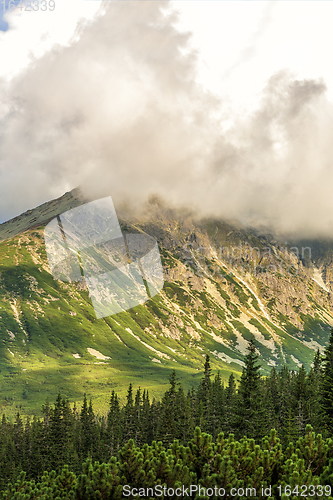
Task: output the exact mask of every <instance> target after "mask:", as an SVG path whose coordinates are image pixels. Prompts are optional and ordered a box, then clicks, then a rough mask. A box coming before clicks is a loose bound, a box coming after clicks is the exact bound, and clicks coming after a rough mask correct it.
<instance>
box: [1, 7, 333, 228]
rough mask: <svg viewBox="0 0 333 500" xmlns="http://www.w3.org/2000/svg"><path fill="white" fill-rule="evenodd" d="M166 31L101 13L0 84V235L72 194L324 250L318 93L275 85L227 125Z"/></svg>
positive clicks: (171, 22) (329, 220)
mask: <svg viewBox="0 0 333 500" xmlns="http://www.w3.org/2000/svg"><path fill="white" fill-rule="evenodd" d="M176 20H177V13H176V12H175V11H173V9H172V8H171V6H170V4H169V2H167V1H154V2H151V1H140V2H131V1H129V2H124V1H122V2H103V3H102V5H101V9H100V12H99V14H98V15H97V16H96V17H94V18H93V19H92V20H91V21H90V22H81V23H79V24H78V26H77V29H76V32H75V36H73V37H72V39H71V41H70V43H67V44H66V45H57V44H56V45H53V46H52V48H51V49H50V50H48V51H47V52H46V53H45V54H44V55H43V56H42V57H39V58H33V59H32V60H31V62H30V63H29V64H28V65H27V66H26V67H25V68H24V69H22V71H20V72H19V73H18V74H16V75H15V76H14V77H13V78H11V79H10V80H5V79H2V80H1V81H0V92H1V93H0V95H1V97H0V107H1V110H2V115H1V118H0V221H1V220H3V221H4V220H7V219H9V218H11V217H14V216H16V215H18V214H19V213H21V212H23V211H24V210H27V209H29V208H33V207H35V206H36V205H38V204H39V203H43V202H44V201H47V200H50V199H52V198H54V197H57V196H61V195H62V194H63V193H64V192H65V191H69V190H70V189H73V188H75V187H76V186H80V187H81V189H82V190H83V192H84V193H85V194H86V195H87V196H90V197H94V198H96V197H102V196H106V195H111V196H112V198H113V200H114V202H115V205H116V206H117V204H120V203H122V202H123V201H126V202H128V203H130V204H131V205H133V206H134V207H137V209H139V208H140V207H141V206H142V205H143V204H144V203H145V202H146V200H147V199H148V198H149V196H151V195H158V196H160V197H162V198H163V199H164V200H165V202H166V203H167V204H169V205H170V206H175V207H177V206H178V207H189V208H191V209H193V210H194V211H195V212H196V213H197V214H198V215H199V216H205V217H206V216H214V217H221V218H229V219H230V218H236V219H240V220H241V221H243V222H244V223H246V224H251V225H254V226H266V227H269V228H271V229H272V230H273V231H276V232H277V233H291V234H293V235H298V236H300V237H330V236H333V197H332V196H331V189H332V187H333V168H332V166H333V165H332V156H333V155H332V153H333V140H332V139H333V137H332V135H333V112H332V104H331V103H330V101H329V100H328V99H327V97H326V85H325V82H324V81H323V80H322V79H319V80H311V79H299V78H296V76H295V75H293V74H292V73H290V72H289V71H287V70H283V71H280V72H278V73H276V74H274V75H272V76H271V78H270V79H269V81H268V82H267V84H266V86H265V88H264V90H263V92H262V95H261V98H260V104H259V106H258V107H257V109H256V110H254V111H253V112H252V113H251V114H249V115H246V116H239V115H237V114H235V115H232V116H230V114H229V113H228V112H227V111H226V110H227V109H229V108H228V107H227V106H225V103H224V102H223V99H221V98H218V97H217V96H216V95H213V94H211V93H209V92H208V91H207V90H205V89H203V88H202V87H201V86H200V85H199V84H198V83H196V71H197V54H196V53H195V52H193V51H190V50H189V49H188V46H189V40H190V36H191V34H190V33H188V34H186V33H185V34H184V33H180V32H178V31H177V30H176V28H175V24H176ZM244 85H246V82H244ZM226 123H229V124H230V123H232V125H231V126H230V125H229V126H228V127H226V126H225V124H226Z"/></svg>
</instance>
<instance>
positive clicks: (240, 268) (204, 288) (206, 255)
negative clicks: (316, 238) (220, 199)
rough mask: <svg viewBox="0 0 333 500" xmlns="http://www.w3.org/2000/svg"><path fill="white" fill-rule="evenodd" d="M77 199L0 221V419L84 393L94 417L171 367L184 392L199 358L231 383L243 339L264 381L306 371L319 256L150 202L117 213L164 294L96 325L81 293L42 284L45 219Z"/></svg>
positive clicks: (159, 382)
mask: <svg viewBox="0 0 333 500" xmlns="http://www.w3.org/2000/svg"><path fill="white" fill-rule="evenodd" d="M83 202H84V200H83V198H82V196H81V195H79V193H78V191H74V193H73V192H72V193H67V194H66V195H65V196H64V197H62V198H59V199H58V200H55V201H54V202H49V203H48V204H44V205H42V206H41V207H37V208H36V209H34V210H33V211H32V212H29V215H28V216H27V215H25V214H22V215H21V216H20V217H19V218H16V219H13V220H12V221H9V222H7V223H5V224H2V225H0V239H1V238H2V239H3V240H4V239H5V236H4V235H5V234H6V235H7V236H6V238H8V236H9V235H13V234H14V235H15V236H14V237H11V238H10V239H6V240H5V241H3V242H2V243H0V349H1V358H0V359H1V361H0V370H1V372H0V378H1V389H0V398H1V403H2V407H3V408H5V409H6V412H14V411H17V408H20V409H21V411H23V412H26V413H29V412H31V411H38V410H40V405H41V404H42V403H44V402H45V399H46V397H47V396H50V397H54V396H55V395H56V393H57V391H58V390H60V391H61V392H62V393H63V395H65V396H67V397H69V398H70V400H71V401H73V400H81V399H82V395H83V392H86V393H87V396H88V397H92V398H93V399H95V400H96V401H95V405H97V406H99V407H100V409H101V411H103V410H104V409H105V408H106V404H107V400H108V398H109V393H110V389H116V390H117V391H118V392H120V394H122V395H124V392H125V390H126V388H127V387H128V384H129V383H130V382H133V383H134V384H135V385H136V386H139V385H140V386H141V387H145V388H147V387H148V388H149V389H150V393H151V395H155V396H158V395H159V394H160V393H161V391H163V390H165V385H166V384H167V383H168V376H169V375H170V372H171V370H172V369H175V370H176V371H177V373H178V375H179V376H180V377H181V378H182V379H183V383H184V384H185V386H187V387H189V388H190V387H191V385H196V384H197V382H198V378H199V377H200V376H201V370H202V364H203V361H204V356H205V354H206V353H208V354H210V355H211V358H212V366H213V369H214V370H217V369H219V370H220V371H221V375H222V378H223V379H225V380H227V378H228V376H229V374H230V373H231V372H234V373H235V374H236V376H239V375H240V373H241V369H242V365H243V361H242V359H243V356H244V354H245V352H246V347H247V342H246V341H247V340H248V339H249V338H250V337H251V335H254V337H255V339H256V341H257V347H258V351H259V353H260V360H261V363H262V365H263V372H264V373H267V372H268V370H270V369H271V367H272V366H277V367H278V366H282V365H283V364H284V363H285V364H287V365H288V366H289V367H290V368H293V369H296V368H297V366H299V365H300V364H301V363H304V365H305V367H306V368H309V367H310V364H311V362H312V359H313V356H314V354H315V350H316V349H317V348H318V347H320V348H322V347H323V346H324V345H325V343H326V341H327V339H328V335H329V330H330V327H331V326H332V325H333V313H332V293H331V285H332V283H331V281H330V277H331V276H332V263H331V261H330V258H329V257H327V255H329V251H328V250H326V253H325V254H324V256H323V255H322V254H320V252H318V251H317V254H316V255H319V256H320V260H318V258H317V256H316V255H315V256H313V255H311V252H309V250H306V249H305V250H304V248H305V246H304V245H303V247H297V245H296V244H294V245H293V246H291V245H285V244H284V242H282V243H280V242H278V241H276V240H274V239H273V238H272V237H270V236H269V235H260V234H258V233H257V232H256V231H254V230H252V229H246V228H244V227H242V226H241V225H240V224H239V223H237V224H236V223H233V224H231V223H227V222H224V221H218V220H196V219H195V218H194V217H193V215H192V214H191V213H189V212H186V211H172V210H170V209H168V208H167V207H165V206H163V204H162V203H161V202H159V201H158V200H156V199H155V200H151V202H150V203H149V204H148V205H147V209H146V212H145V213H143V214H141V215H140V217H135V216H133V214H129V213H126V211H125V210H121V209H119V211H118V215H119V218H120V221H121V226H122V229H123V230H124V231H127V232H144V233H147V234H150V235H151V236H154V237H155V238H156V239H157V240H158V243H159V247H160V252H161V256H162V262H163V268H164V279H165V284H164V288H163V290H162V292H161V293H160V294H158V295H157V296H155V297H154V298H153V299H150V300H149V301H148V302H147V303H146V304H144V305H140V306H137V307H135V308H133V309H131V310H129V311H125V312H122V313H120V314H118V315H115V316H110V317H107V318H102V319H98V320H97V319H96V318H95V315H94V310H93V307H92V305H91V302H90V299H89V295H88V292H87V290H86V288H85V287H84V285H82V284H81V285H78V284H75V283H62V282H59V281H57V280H54V279H53V277H52V276H51V274H50V271H49V268H48V263H47V258H46V252H45V246H44V239H43V227H44V225H45V224H46V223H47V222H48V221H49V220H50V219H51V218H53V217H54V216H56V215H57V214H59V213H62V212H63V211H65V210H68V209H69V208H73V207H74V206H78V205H79V204H81V203H83ZM25 221H27V222H25ZM29 223H30V228H29ZM37 223H39V224H43V225H38V226H37V225H36V224H37ZM8 230H10V232H7V233H6V232H5V231H8ZM23 231H25V232H23ZM308 243H309V242H308ZM310 243H311V242H310ZM327 245H328V247H329V243H327ZM306 246H307V247H309V248H310V249H311V248H312V247H311V245H310V244H308V245H306ZM314 246H315V247H316V248H317V249H318V248H320V242H315V245H314ZM329 248H330V247H329ZM325 256H326V257H325ZM317 266H318V267H317Z"/></svg>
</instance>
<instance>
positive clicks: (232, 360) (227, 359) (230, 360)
mask: <svg viewBox="0 0 333 500" xmlns="http://www.w3.org/2000/svg"><path fill="white" fill-rule="evenodd" d="M211 354H213V355H214V356H217V357H218V358H220V359H222V361H225V362H226V363H229V364H230V363H237V364H238V365H241V366H245V363H244V361H241V360H240V359H235V358H231V357H230V356H228V355H227V354H224V352H218V351H211Z"/></svg>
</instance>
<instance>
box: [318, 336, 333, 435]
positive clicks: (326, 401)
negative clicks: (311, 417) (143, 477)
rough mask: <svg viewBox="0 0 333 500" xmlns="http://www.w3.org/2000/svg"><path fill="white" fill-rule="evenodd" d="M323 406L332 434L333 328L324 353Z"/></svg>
mask: <svg viewBox="0 0 333 500" xmlns="http://www.w3.org/2000/svg"><path fill="white" fill-rule="evenodd" d="M320 392H321V405H322V408H323V413H324V421H325V425H326V427H327V429H328V431H329V432H330V433H332V431H333V328H332V329H331V335H330V339H329V342H328V346H327V347H326V349H325V352H324V359H323V375H322V384H321V391H320Z"/></svg>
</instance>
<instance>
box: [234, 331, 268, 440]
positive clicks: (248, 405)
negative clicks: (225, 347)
mask: <svg viewBox="0 0 333 500" xmlns="http://www.w3.org/2000/svg"><path fill="white" fill-rule="evenodd" d="M248 351H249V353H248V354H247V355H246V356H245V358H244V363H245V366H244V367H243V372H242V376H241V379H240V384H239V389H238V397H237V404H236V409H235V410H236V411H235V417H236V422H235V424H236V429H237V433H238V435H239V436H240V437H243V436H244V435H245V436H247V437H249V438H254V439H258V438H262V437H264V436H265V434H266V431H267V429H266V424H267V419H266V410H265V404H264V393H263V384H262V383H261V376H260V368H261V366H260V365H259V364H257V360H258V358H259V356H258V355H257V354H256V347H255V343H254V340H253V338H252V339H251V340H250V342H249V346H248Z"/></svg>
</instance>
